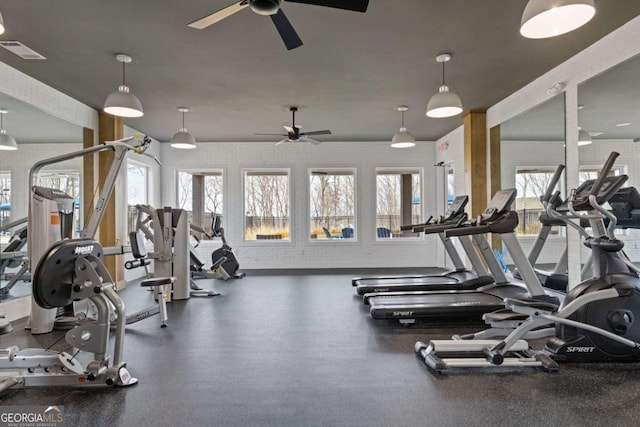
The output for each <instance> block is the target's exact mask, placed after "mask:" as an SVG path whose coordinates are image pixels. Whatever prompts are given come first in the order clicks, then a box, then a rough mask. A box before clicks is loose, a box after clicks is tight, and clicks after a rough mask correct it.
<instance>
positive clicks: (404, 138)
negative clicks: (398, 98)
mask: <svg viewBox="0 0 640 427" xmlns="http://www.w3.org/2000/svg"><path fill="white" fill-rule="evenodd" d="M396 110H397V111H400V112H401V113H402V126H401V127H400V129H399V130H398V132H396V133H395V134H393V137H392V138H391V147H393V148H411V147H415V145H416V138H415V137H414V136H413V135H411V134H410V133H409V132H408V131H407V128H406V127H404V112H405V111H407V110H409V107H407V106H406V105H400V106H399V107H397V108H396Z"/></svg>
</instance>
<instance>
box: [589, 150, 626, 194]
mask: <svg viewBox="0 0 640 427" xmlns="http://www.w3.org/2000/svg"><path fill="white" fill-rule="evenodd" d="M619 155H620V153H618V152H616V151H612V152H611V154H609V157H608V158H607V161H606V162H605V164H604V166H602V169H601V170H600V174H599V175H598V178H597V179H596V182H594V183H593V187H591V191H590V192H589V196H595V195H597V194H598V192H599V191H600V188H601V187H602V184H604V181H605V179H606V178H607V176H608V175H609V172H611V169H613V164H614V163H615V162H616V159H617V158H618V156H619ZM589 198H591V197H589Z"/></svg>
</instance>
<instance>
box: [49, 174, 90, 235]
mask: <svg viewBox="0 0 640 427" xmlns="http://www.w3.org/2000/svg"><path fill="white" fill-rule="evenodd" d="M37 185H39V186H42V187H47V188H54V189H56V190H60V191H64V192H65V193H66V194H68V195H69V196H71V197H73V199H74V203H73V206H74V209H73V222H74V229H75V230H76V231H77V232H78V233H79V232H80V229H81V227H80V224H81V220H82V218H80V216H81V215H80V171H78V170H51V169H47V170H42V171H40V172H39V173H38V181H37ZM87 206H90V204H88V205H87Z"/></svg>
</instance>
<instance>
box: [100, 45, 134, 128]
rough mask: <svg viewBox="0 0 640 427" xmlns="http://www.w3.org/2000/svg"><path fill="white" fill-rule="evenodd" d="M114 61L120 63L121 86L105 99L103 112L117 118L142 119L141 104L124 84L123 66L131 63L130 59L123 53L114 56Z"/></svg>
mask: <svg viewBox="0 0 640 427" xmlns="http://www.w3.org/2000/svg"><path fill="white" fill-rule="evenodd" d="M116 60H118V61H120V62H122V84H121V85H120V86H118V90H117V91H116V92H113V93H112V94H111V95H109V96H108V97H107V99H106V100H105V102H104V108H103V110H104V112H105V113H108V114H112V115H114V116H118V117H131V118H133V117H142V116H143V115H144V112H143V110H142V103H141V102H140V100H139V99H138V97H136V96H135V95H134V94H133V93H131V91H130V90H129V86H127V85H126V84H125V73H124V66H125V64H127V63H129V62H131V57H130V56H129V55H125V54H123V53H119V54H117V55H116Z"/></svg>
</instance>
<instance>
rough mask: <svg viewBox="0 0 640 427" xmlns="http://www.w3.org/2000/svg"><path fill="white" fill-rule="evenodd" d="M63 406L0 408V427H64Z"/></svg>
mask: <svg viewBox="0 0 640 427" xmlns="http://www.w3.org/2000/svg"><path fill="white" fill-rule="evenodd" d="M65 425H66V424H65V422H64V406H0V427H65Z"/></svg>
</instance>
